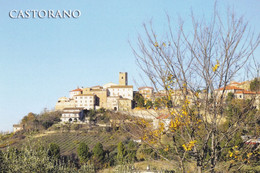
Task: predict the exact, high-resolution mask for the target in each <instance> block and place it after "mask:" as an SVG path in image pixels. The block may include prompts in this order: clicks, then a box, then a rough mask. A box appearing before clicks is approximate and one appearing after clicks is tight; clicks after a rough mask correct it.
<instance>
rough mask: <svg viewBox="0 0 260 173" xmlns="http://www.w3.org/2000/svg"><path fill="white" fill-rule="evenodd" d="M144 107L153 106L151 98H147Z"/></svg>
mask: <svg viewBox="0 0 260 173" xmlns="http://www.w3.org/2000/svg"><path fill="white" fill-rule="evenodd" d="M145 107H146V108H152V107H153V102H152V101H151V100H147V101H146V104H145Z"/></svg>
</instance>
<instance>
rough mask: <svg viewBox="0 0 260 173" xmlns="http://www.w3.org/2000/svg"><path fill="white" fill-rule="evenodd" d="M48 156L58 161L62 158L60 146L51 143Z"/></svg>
mask: <svg viewBox="0 0 260 173" xmlns="http://www.w3.org/2000/svg"><path fill="white" fill-rule="evenodd" d="M48 156H50V157H51V158H54V159H57V158H59V157H60V147H59V145H58V144H55V143H50V145H49V149H48Z"/></svg>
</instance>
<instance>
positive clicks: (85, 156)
mask: <svg viewBox="0 0 260 173" xmlns="http://www.w3.org/2000/svg"><path fill="white" fill-rule="evenodd" d="M77 152H78V157H79V159H80V162H81V163H86V162H87V161H88V160H89V159H90V156H91V153H90V152H89V148H88V145H87V144H86V143H85V142H81V143H80V144H79V147H78V149H77Z"/></svg>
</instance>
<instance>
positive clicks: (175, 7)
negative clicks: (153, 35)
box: [0, 0, 260, 131]
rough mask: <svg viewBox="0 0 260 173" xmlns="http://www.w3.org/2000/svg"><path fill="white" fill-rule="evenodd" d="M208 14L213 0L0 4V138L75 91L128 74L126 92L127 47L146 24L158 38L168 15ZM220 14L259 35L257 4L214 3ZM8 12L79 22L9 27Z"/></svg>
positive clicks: (130, 63)
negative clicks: (58, 14)
mask: <svg viewBox="0 0 260 173" xmlns="http://www.w3.org/2000/svg"><path fill="white" fill-rule="evenodd" d="M213 6H214V1H211V0H183V1H180V0H131V1H130V0H95V1H93V0H92V1H91V0H0V90H1V96H0V117H1V121H0V131H7V130H9V131H11V130H12V125H13V124H15V123H18V122H19V121H20V120H21V119H22V117H23V116H25V115H26V114H27V113H28V112H34V113H40V112H41V111H42V110H43V109H44V108H48V109H53V108H54V106H55V103H56V101H57V99H58V98H59V97H61V96H68V92H69V91H70V90H72V89H75V88H76V87H77V86H84V87H90V86H94V85H103V84H105V83H108V82H114V83H118V73H119V72H120V71H122V72H125V71H126V72H128V74H129V84H135V83H134V81H141V80H140V77H139V69H138V67H137V65H136V63H135V58H134V55H133V53H132V50H131V48H130V46H129V43H128V41H131V42H132V43H133V44H135V43H136V42H137V41H136V40H137V36H138V33H142V31H143V28H142V23H144V22H149V21H150V20H151V19H152V20H153V24H154V26H155V28H156V29H158V30H160V31H162V32H163V31H164V30H166V24H167V21H166V17H165V13H166V12H167V13H168V14H169V15H170V16H171V17H173V18H174V19H177V17H178V16H182V17H183V19H184V20H186V19H188V18H189V14H190V9H191V8H192V9H193V11H194V13H195V14H198V15H199V16H200V15H202V14H204V15H205V17H207V16H209V15H210V14H211V12H212V10H213ZM218 6H219V7H220V10H222V11H225V9H226V8H227V6H230V7H234V9H235V11H237V13H238V14H239V15H245V17H246V19H248V20H249V23H250V25H251V26H252V27H253V28H254V29H255V31H257V32H259V29H260V23H259V19H260V13H259V9H260V1H258V0H247V1H246V0H229V1H226V0H220V1H218ZM13 9H16V10H26V9H30V10H33V9H36V10H41V9H44V10H50V9H52V10H64V9H65V10H69V9H71V10H75V9H78V10H80V11H81V13H82V14H81V16H80V17H79V18H78V19H39V18H37V19H32V18H31V19H11V18H10V17H9V16H8V14H9V11H11V10H13ZM175 21H176V20H175ZM175 21H174V20H173V22H175ZM259 52H260V51H259V49H258V50H257V51H256V58H257V55H258V57H259V55H260V53H259ZM139 85H142V82H139ZM136 87H138V86H136Z"/></svg>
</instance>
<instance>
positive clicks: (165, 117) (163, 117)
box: [156, 114, 170, 120]
mask: <svg viewBox="0 0 260 173" xmlns="http://www.w3.org/2000/svg"><path fill="white" fill-rule="evenodd" d="M169 116H170V114H166V115H165V114H162V115H160V116H158V117H156V119H160V120H161V119H167V118H169Z"/></svg>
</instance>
